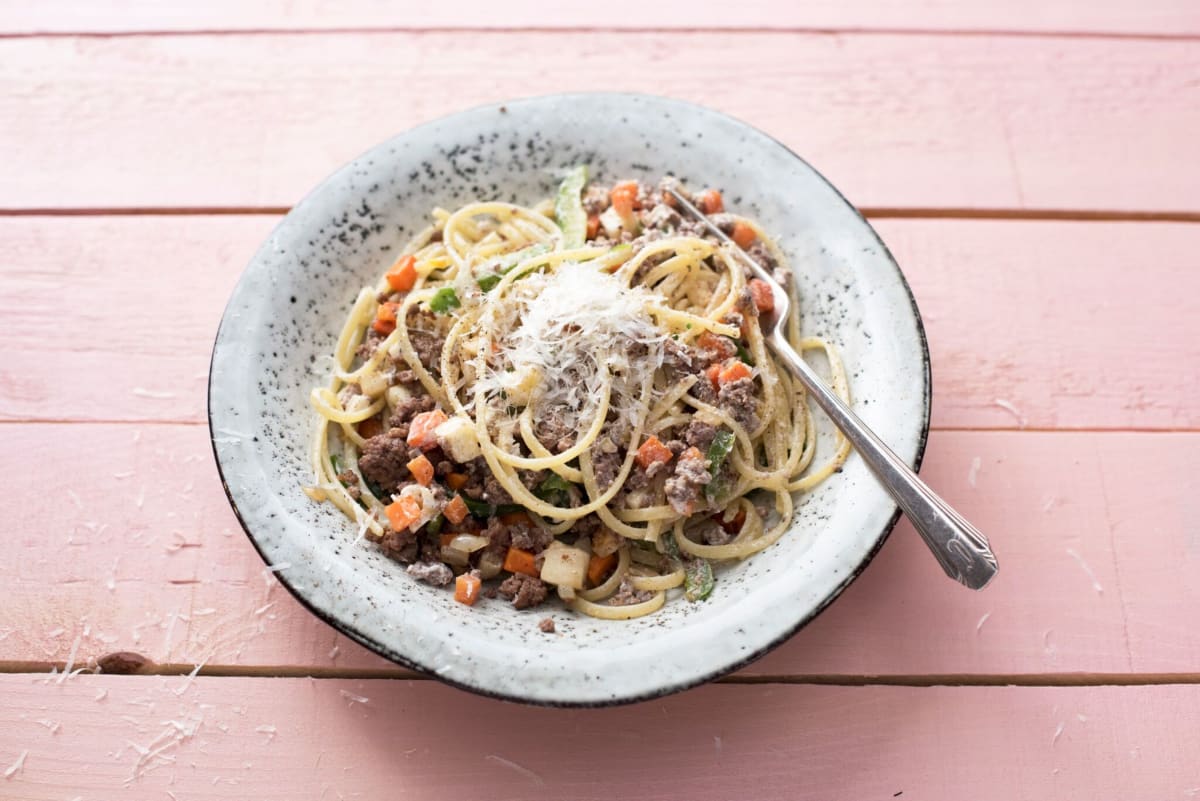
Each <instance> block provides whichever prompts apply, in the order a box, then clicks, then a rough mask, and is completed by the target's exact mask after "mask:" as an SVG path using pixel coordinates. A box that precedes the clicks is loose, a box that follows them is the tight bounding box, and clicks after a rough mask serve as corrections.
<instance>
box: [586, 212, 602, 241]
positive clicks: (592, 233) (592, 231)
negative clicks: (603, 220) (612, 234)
mask: <svg viewBox="0 0 1200 801" xmlns="http://www.w3.org/2000/svg"><path fill="white" fill-rule="evenodd" d="M598 233H600V217H599V216H598V215H596V214H589V215H588V218H587V238H588V239H595V238H596V234H598Z"/></svg>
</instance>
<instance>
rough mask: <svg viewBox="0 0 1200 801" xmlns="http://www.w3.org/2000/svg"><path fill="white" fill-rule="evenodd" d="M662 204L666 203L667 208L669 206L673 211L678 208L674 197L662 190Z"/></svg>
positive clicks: (677, 202)
mask: <svg viewBox="0 0 1200 801" xmlns="http://www.w3.org/2000/svg"><path fill="white" fill-rule="evenodd" d="M662 202H663V203H666V204H667V205H668V206H670V207H671V208H673V209H677V208H679V201H678V200H676V199H675V196H674V195H672V194H671V193H670V192H668V191H666V190H665V189H664V190H663V193H662Z"/></svg>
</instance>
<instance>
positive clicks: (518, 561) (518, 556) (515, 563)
mask: <svg viewBox="0 0 1200 801" xmlns="http://www.w3.org/2000/svg"><path fill="white" fill-rule="evenodd" d="M503 567H504V569H505V570H507V571H508V572H509V573H524V574H525V575H527V576H533V577H534V578H537V575H538V570H537V562H536V561H535V560H534V557H533V554H531V553H530V552H529V551H522V550H521V549H520V548H513V547H511V546H510V547H509V549H508V552H507V553H506V554H504V565H503Z"/></svg>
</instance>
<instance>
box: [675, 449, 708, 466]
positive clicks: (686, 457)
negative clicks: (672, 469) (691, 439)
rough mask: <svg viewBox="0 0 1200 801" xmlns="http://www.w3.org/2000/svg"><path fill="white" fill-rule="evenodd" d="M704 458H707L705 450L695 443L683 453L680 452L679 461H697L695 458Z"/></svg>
mask: <svg viewBox="0 0 1200 801" xmlns="http://www.w3.org/2000/svg"><path fill="white" fill-rule="evenodd" d="M703 458H705V457H704V452H703V451H701V450H700V449H699V448H697V447H696V446H695V445H693V446H692V447H690V448H688V449H687V450H686V451H684V452H683V453H681V454H679V461H681V462H683V461H695V460H697V459H703Z"/></svg>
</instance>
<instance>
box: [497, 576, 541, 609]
mask: <svg viewBox="0 0 1200 801" xmlns="http://www.w3.org/2000/svg"><path fill="white" fill-rule="evenodd" d="M547 589H548V588H547V587H546V584H545V583H544V582H543V581H542V580H541V579H536V578H534V577H533V576H527V575H525V574H524V573H513V574H512V575H511V576H509V577H508V578H506V579H505V580H504V581H503V582H501V584H500V594H501V595H502V596H504V597H505V598H508V599H509V600H510V601H512V604H513V606H515V607H516V608H517V609H527V608H529V607H531V606H537V605H538V604H540V603H541V602H542V601H544V600H546V593H547Z"/></svg>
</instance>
